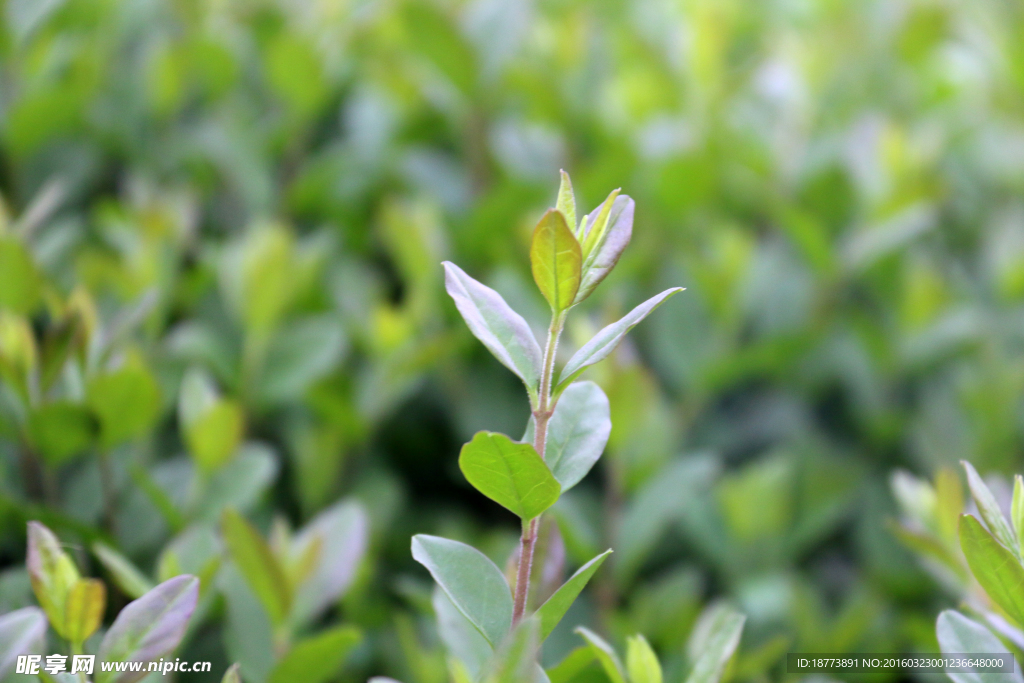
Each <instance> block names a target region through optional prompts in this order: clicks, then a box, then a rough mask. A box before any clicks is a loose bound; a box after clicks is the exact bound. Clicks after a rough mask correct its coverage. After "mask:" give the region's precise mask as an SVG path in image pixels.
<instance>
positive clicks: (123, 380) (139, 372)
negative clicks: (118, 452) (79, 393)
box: [87, 358, 160, 448]
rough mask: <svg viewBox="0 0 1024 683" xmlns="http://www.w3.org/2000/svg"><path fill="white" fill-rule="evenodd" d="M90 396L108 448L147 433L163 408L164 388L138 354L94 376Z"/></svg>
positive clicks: (91, 405)
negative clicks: (120, 365)
mask: <svg viewBox="0 0 1024 683" xmlns="http://www.w3.org/2000/svg"><path fill="white" fill-rule="evenodd" d="M87 400H88V404H89V407H90V408H92V410H93V412H95V413H96V415H97V417H98V418H99V422H100V438H101V441H102V443H103V446H104V447H106V448H110V447H112V446H116V445H117V444H119V443H122V442H124V441H128V440H129V439H133V438H135V437H138V436H141V435H142V434H144V433H145V432H146V431H148V430H149V428H150V426H151V425H152V423H153V422H154V421H155V420H156V418H157V416H158V414H159V411H160V389H159V387H158V386H157V383H156V380H155V379H153V375H152V374H150V372H149V370H148V369H146V367H145V366H144V365H143V364H142V362H141V360H139V359H137V358H132V359H131V360H129V361H128V362H126V363H125V364H124V366H122V367H121V368H120V369H118V370H114V371H113V372H108V373H106V374H102V375H98V376H96V377H94V378H93V379H92V381H91V382H89V388H88V391H87Z"/></svg>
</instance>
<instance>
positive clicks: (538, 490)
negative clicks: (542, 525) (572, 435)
mask: <svg viewBox="0 0 1024 683" xmlns="http://www.w3.org/2000/svg"><path fill="white" fill-rule="evenodd" d="M459 468H460V469H461V470H462V473H463V474H464V475H465V476H466V480H467V481H469V483H470V484H472V485H473V486H474V487H476V489H477V490H478V491H480V493H482V494H484V495H485V496H487V497H488V498H490V499H491V500H493V501H494V502H496V503H498V504H499V505H502V506H504V507H506V508H508V509H509V510H511V511H512V512H513V513H515V514H516V515H518V516H519V517H520V519H522V520H523V521H524V522H526V521H529V520H531V519H533V518H534V517H536V516H537V515H539V514H541V513H542V512H544V511H545V510H547V509H548V508H549V507H551V506H552V505H554V504H555V501H556V500H558V496H559V494H560V493H561V487H560V486H559V484H558V481H557V480H556V479H555V477H554V475H553V474H551V470H550V469H549V468H548V466H547V465H546V464H545V463H544V459H543V458H541V457H540V455H539V454H538V453H537V451H536V450H535V449H534V448H533V446H531V445H530V444H528V443H516V442H515V441H513V440H512V439H510V438H508V437H507V436H505V435H504V434H498V433H496V432H477V433H476V435H474V436H473V440H472V441H470V442H469V443H467V444H466V445H464V446H463V447H462V451H461V452H460V453H459Z"/></svg>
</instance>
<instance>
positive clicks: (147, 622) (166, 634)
mask: <svg viewBox="0 0 1024 683" xmlns="http://www.w3.org/2000/svg"><path fill="white" fill-rule="evenodd" d="M198 600H199V579H197V578H196V577H194V576H189V575H188V574H183V575H182V576H176V577H174V578H173V579H170V580H169V581H164V582H163V583H161V584H160V585H159V586H157V587H156V588H154V589H153V590H151V591H149V592H148V593H146V594H145V595H143V596H142V597H141V598H139V599H138V600H135V601H133V602H130V603H128V606H127V607H125V608H124V609H123V610H121V613H120V614H118V615H117V619H115V620H114V623H113V625H112V626H111V627H110V630H109V631H107V634H106V635H105V636H104V637H103V642H102V643H100V649H99V652H98V653H97V657H96V659H97V660H98V661H101V662H128V661H132V662H151V661H153V660H156V659H160V658H161V657H166V656H168V655H170V654H171V653H172V652H174V649H175V648H176V647H178V644H179V643H181V639H182V637H183V636H184V635H185V629H186V628H187V627H188V621H189V619H190V618H191V617H192V613H193V612H194V611H195V609H196V603H197V601H198ZM145 676H146V672H145V671H141V672H122V673H117V672H113V671H102V670H100V669H99V667H97V672H96V679H95V680H96V683H108V682H116V683H133V682H134V681H137V680H139V679H141V678H144V677H145Z"/></svg>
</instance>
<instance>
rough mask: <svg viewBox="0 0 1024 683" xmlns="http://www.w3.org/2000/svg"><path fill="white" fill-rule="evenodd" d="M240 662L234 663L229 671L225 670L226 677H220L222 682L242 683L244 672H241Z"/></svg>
mask: <svg viewBox="0 0 1024 683" xmlns="http://www.w3.org/2000/svg"><path fill="white" fill-rule="evenodd" d="M238 670H239V666H238V663H237V662H236V663H234V664H232V665H231V666H230V667H229V668H228V670H227V671H225V672H224V678H222V679H220V683H242V674H240V673H239V671H238Z"/></svg>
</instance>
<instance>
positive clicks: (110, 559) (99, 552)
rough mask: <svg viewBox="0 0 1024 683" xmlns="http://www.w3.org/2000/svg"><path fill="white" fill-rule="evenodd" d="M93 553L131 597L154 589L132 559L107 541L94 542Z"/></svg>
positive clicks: (138, 596) (137, 596) (136, 596)
mask: <svg viewBox="0 0 1024 683" xmlns="http://www.w3.org/2000/svg"><path fill="white" fill-rule="evenodd" d="M92 554H93V555H95V556H96V559H98V560H99V561H100V564H102V565H103V567H104V568H105V569H106V570H107V571H108V572H109V573H110V577H111V578H112V579H113V580H114V583H115V584H116V585H117V587H118V588H120V589H121V590H122V591H123V592H124V594H125V595H127V596H128V597H129V598H133V599H134V598H141V597H142V596H143V595H144V594H145V593H147V592H148V591H150V590H152V589H153V582H152V581H150V580H149V578H147V577H146V576H145V575H144V574H143V573H142V572H141V571H140V570H139V569H138V567H136V566H135V565H134V564H132V562H131V560H129V559H128V558H127V557H125V556H124V555H122V554H121V553H120V552H118V551H117V550H115V549H114V548H111V547H110V546H109V545H107V544H106V543H103V542H101V541H97V542H95V543H93V544H92ZM179 573H180V572H179ZM168 578H170V577H168Z"/></svg>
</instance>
